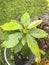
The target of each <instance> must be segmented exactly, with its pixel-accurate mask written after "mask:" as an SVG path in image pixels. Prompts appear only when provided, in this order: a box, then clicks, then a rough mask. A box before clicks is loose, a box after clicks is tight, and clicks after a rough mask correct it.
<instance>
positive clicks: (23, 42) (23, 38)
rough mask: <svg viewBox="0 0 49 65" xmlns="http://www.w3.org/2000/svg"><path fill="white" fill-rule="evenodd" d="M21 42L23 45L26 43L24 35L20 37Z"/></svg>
mask: <svg viewBox="0 0 49 65" xmlns="http://www.w3.org/2000/svg"><path fill="white" fill-rule="evenodd" d="M21 43H22V45H23V46H24V45H25V43H26V37H25V36H23V37H22V40H21Z"/></svg>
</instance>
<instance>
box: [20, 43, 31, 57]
mask: <svg viewBox="0 0 49 65" xmlns="http://www.w3.org/2000/svg"><path fill="white" fill-rule="evenodd" d="M21 51H22V53H23V55H24V56H25V57H28V56H29V55H30V53H31V51H30V48H29V47H28V45H27V44H25V45H24V47H23V48H22V50H21Z"/></svg>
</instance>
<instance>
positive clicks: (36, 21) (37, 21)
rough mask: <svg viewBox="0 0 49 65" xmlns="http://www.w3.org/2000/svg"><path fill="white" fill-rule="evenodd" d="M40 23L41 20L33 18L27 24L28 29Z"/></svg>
mask: <svg viewBox="0 0 49 65" xmlns="http://www.w3.org/2000/svg"><path fill="white" fill-rule="evenodd" d="M41 23H42V20H35V21H33V22H31V23H30V25H29V26H28V29H31V28H34V27H36V26H38V25H39V24H41Z"/></svg>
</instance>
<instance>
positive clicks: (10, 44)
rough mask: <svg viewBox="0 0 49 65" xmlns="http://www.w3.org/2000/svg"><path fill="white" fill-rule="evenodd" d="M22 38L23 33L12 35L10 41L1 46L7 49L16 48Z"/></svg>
mask: <svg viewBox="0 0 49 65" xmlns="http://www.w3.org/2000/svg"><path fill="white" fill-rule="evenodd" d="M21 37H22V35H21V33H15V34H10V35H9V37H8V40H6V41H4V42H3V43H2V44H1V46H2V47H5V48H11V47H14V46H16V45H17V44H18V42H19V39H21Z"/></svg>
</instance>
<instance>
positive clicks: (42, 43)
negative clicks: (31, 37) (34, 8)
mask: <svg viewBox="0 0 49 65" xmlns="http://www.w3.org/2000/svg"><path fill="white" fill-rule="evenodd" d="M34 19H42V20H43V23H42V24H41V25H39V26H38V27H39V28H41V29H44V30H45V31H46V32H47V33H48V34H49V14H48V11H47V12H46V13H45V14H44V15H42V16H36V17H34V18H33V20H34ZM38 43H39V47H40V48H41V49H42V50H44V51H46V52H47V51H48V50H49V39H48V37H47V38H45V39H38ZM19 55H20V56H21V59H19V58H18V56H19ZM14 59H15V65H34V63H32V60H33V57H31V59H30V60H29V61H28V59H26V58H25V57H24V56H23V55H21V53H20V52H19V53H18V54H14ZM27 61H28V62H27ZM25 63H26V64H25Z"/></svg>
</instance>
